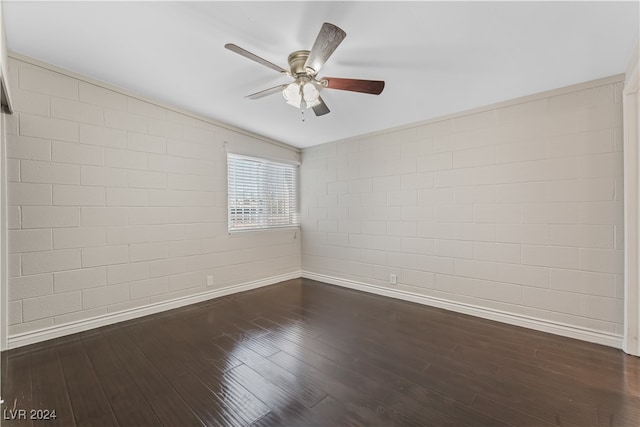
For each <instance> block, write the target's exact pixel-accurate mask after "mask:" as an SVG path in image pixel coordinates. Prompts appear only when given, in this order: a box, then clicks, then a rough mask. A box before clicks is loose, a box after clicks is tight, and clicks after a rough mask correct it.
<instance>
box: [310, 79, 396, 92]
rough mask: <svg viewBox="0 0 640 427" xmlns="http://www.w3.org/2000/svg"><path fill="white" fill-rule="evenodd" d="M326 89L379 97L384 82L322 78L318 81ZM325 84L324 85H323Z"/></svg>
mask: <svg viewBox="0 0 640 427" xmlns="http://www.w3.org/2000/svg"><path fill="white" fill-rule="evenodd" d="M320 81H321V82H322V83H323V85H324V86H325V87H326V88H329V89H339V90H348V91H351V92H362V93H370V94H372V95H380V94H381V93H382V90H383V89H384V81H381V80H358V79H340V78H337V77H324V78H322V80H320ZM324 82H326V83H324Z"/></svg>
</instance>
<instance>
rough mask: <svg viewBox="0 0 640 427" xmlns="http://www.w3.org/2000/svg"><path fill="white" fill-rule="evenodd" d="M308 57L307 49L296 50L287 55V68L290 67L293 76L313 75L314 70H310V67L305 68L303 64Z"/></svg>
mask: <svg viewBox="0 0 640 427" xmlns="http://www.w3.org/2000/svg"><path fill="white" fill-rule="evenodd" d="M308 57H309V51H308V50H296V51H295V52H292V53H291V54H290V55H289V58H288V59H287V61H288V62H289V68H290V69H291V75H292V76H294V77H305V76H308V77H311V76H313V75H315V72H313V73H312V72H311V71H313V70H311V69H310V68H305V67H304V65H305V64H306V62H307V58H308Z"/></svg>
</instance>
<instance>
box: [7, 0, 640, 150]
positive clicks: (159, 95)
mask: <svg viewBox="0 0 640 427" xmlns="http://www.w3.org/2000/svg"><path fill="white" fill-rule="evenodd" d="M3 4H4V16H5V21H6V30H7V42H8V45H9V48H10V49H12V50H14V51H16V52H19V53H22V54H25V55H28V56H31V57H34V58H37V59H40V60H43V61H46V62H49V63H51V64H54V65H57V66H60V67H63V68H66V69H69V70H71V71H75V72H77V73H81V74H84V75H86V76H89V77H92V78H94V79H98V80H102V81H104V82H108V83H110V84H113V85H116V86H119V87H122V88H125V89H128V90H130V91H133V92H135V93H139V94H141V95H143V96H145V97H148V98H151V99H156V100H158V101H161V102H163V103H167V104H170V105H174V106H177V107H181V108H183V109H186V110H189V111H193V112H195V113H198V114H201V115H204V116H207V117H210V118H212V119H215V120H218V121H222V122H226V123H229V124H232V125H235V126H237V127H240V128H243V129H246V130H249V131H252V132H254V133H257V134H260V135H264V136H267V137H270V138H273V139H275V140H278V141H281V142H285V143H287V144H291V145H293V146H296V147H307V146H312V145H316V144H320V143H324V142H328V141H333V140H337V139H341V138H346V137H350V136H354V135H360V134H364V133H368V132H372V131H377V130H381V129H386V128H390V127H394V126H400V125H404V124H408V123H412V122H416V121H420V120H425V119H428V118H432V117H437V116H441V115H444V114H448V113H453V112H457V111H462V110H466V109H469V108H473V107H478V106H482V105H487V104H491V103H494V102H498V101H502V100H507V99H511V98H515V97H519V96H523V95H528V94H532V93H536V92H540V91H544V90H549V89H554V88H558V87H562V86H566V85H570V84H573V83H579V82H583V81H588V80H592V79H596V78H600V77H605V76H610V75H613V74H617V73H621V72H624V70H625V68H626V65H627V63H628V61H629V59H630V58H631V53H632V49H633V47H634V45H635V43H636V42H637V40H638V26H639V24H638V22H639V19H638V15H639V9H638V2H624V3H620V2H601V3H600V2H562V3H556V2H532V3H524V2H495V3H493V2H491V3H490V2H471V3H467V2H44V3H40V2H12V1H4V2H3ZM323 22H331V23H333V24H336V25H338V26H339V27H341V28H342V29H343V30H345V31H346V33H347V37H346V39H345V40H344V41H343V43H342V44H341V45H340V46H339V47H338V49H337V50H336V52H335V53H334V54H333V56H332V57H331V58H330V59H329V61H328V62H327V64H326V65H325V67H324V68H323V70H322V72H321V73H320V75H321V76H333V77H351V78H361V79H372V80H385V81H386V88H385V90H384V92H383V93H382V94H381V95H380V96H373V95H364V94H359V93H351V92H343V91H337V90H324V91H323V93H322V96H323V98H324V100H325V102H326V103H327V105H328V106H329V108H330V109H331V113H330V114H328V115H326V116H322V117H315V116H314V115H313V113H312V112H311V111H310V110H309V112H308V113H307V114H306V121H305V122H304V123H303V122H302V121H301V115H300V112H299V111H298V110H296V109H295V108H293V107H291V106H289V105H287V104H286V103H285V101H284V99H283V98H282V96H281V95H280V94H275V95H271V96H269V97H266V98H263V99H260V100H255V101H252V100H248V99H245V98H244V96H245V95H248V94H251V93H254V92H257V91H259V90H262V89H266V88H269V87H272V86H275V85H277V84H280V83H286V82H287V81H288V80H289V79H288V78H287V77H286V76H282V75H280V74H278V73H276V72H274V71H273V70H270V69H268V68H266V67H263V66H261V65H259V64H257V63H254V62H251V61H249V60H247V59H246V58H243V57H241V56H239V55H237V54H234V53H232V52H230V51H228V50H226V49H225V48H224V44H225V43H235V44H237V45H239V46H241V47H243V48H245V49H247V50H249V51H251V52H253V53H255V54H257V55H259V56H262V57H263V58H265V59H267V60H269V61H271V62H274V63H276V64H278V65H280V66H282V67H285V68H287V56H288V54H289V53H290V52H292V51H294V50H298V49H310V48H311V45H312V44H313V42H314V40H315V38H316V35H317V33H318V31H319V29H320V27H321V25H322V23H323Z"/></svg>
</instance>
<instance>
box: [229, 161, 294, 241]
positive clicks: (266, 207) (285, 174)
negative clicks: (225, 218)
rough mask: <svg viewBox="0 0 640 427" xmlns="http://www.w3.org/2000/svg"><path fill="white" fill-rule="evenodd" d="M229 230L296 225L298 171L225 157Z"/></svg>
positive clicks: (275, 163)
mask: <svg viewBox="0 0 640 427" xmlns="http://www.w3.org/2000/svg"><path fill="white" fill-rule="evenodd" d="M227 171H228V186H229V190H228V194H229V231H242V230H253V229H267V228H278V227H291V226H297V225H298V202H297V200H298V194H297V187H298V186H297V181H298V179H297V178H298V177H297V175H298V168H297V166H295V165H289V164H286V163H278V162H273V161H270V160H265V159H259V158H255V157H248V156H241V155H238V154H228V155H227Z"/></svg>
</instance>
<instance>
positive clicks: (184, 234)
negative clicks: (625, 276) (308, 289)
mask: <svg viewBox="0 0 640 427" xmlns="http://www.w3.org/2000/svg"><path fill="white" fill-rule="evenodd" d="M9 66H10V68H11V71H12V75H14V76H17V78H16V79H15V81H11V82H10V84H11V85H12V94H13V95H14V101H15V103H14V106H15V110H16V113H15V114H14V115H13V116H11V118H12V121H11V123H9V125H8V127H7V128H8V133H9V135H8V141H7V157H8V163H7V165H8V169H9V172H10V173H9V174H8V181H9V183H8V205H9V206H8V218H9V230H10V232H9V253H10V254H9V257H8V264H9V265H8V267H9V276H10V279H9V285H8V286H9V289H8V294H9V298H10V301H11V303H10V304H9V318H10V320H11V322H10V323H11V325H10V326H9V334H10V335H11V334H17V333H23V332H29V331H34V330H37V329H39V328H43V327H47V326H52V325H58V324H64V323H67V322H72V321H78V320H83V319H88V318H91V317H93V316H98V315H103V314H106V313H112V312H116V311H119V310H124V309H132V308H136V307H141V306H144V305H145V304H149V303H154V302H159V301H164V300H167V299H171V298H175V297H177V296H187V295H191V294H196V293H199V292H204V291H208V290H211V289H215V288H216V287H225V286H229V285H233V284H238V283H243V282H247V281H251V280H257V279H262V278H265V277H270V276H275V275H279V274H285V273H289V272H295V271H298V270H300V250H299V244H300V239H299V238H296V236H295V235H294V233H293V232H290V231H286V232H268V233H248V234H242V235H234V236H229V235H228V234H227V229H226V222H227V213H226V186H227V183H226V168H225V165H226V155H225V150H224V148H223V144H224V143H225V142H226V143H228V145H229V146H230V147H232V148H233V147H234V144H235V145H238V146H239V147H241V148H242V149H243V150H244V152H245V153H246V154H254V155H265V156H268V157H282V158H286V159H296V158H297V153H295V152H294V151H293V150H288V149H286V148H284V147H276V146H274V145H272V144H268V143H265V142H264V141H260V140H257V139H255V138H251V137H248V136H245V135H241V134H238V133H236V132H233V131H230V130H228V129H223V128H220V127H217V126H214V125H212V124H209V123H207V122H204V121H201V120H198V119H195V118H192V117H189V116H186V115H184V114H180V113H177V112H175V111H171V110H169V109H166V108H162V107H159V106H156V105H153V104H150V103H148V102H144V101H141V100H138V99H135V98H132V97H130V96H127V95H125V94H122V93H119V92H116V91H113V90H109V89H106V88H104V87H100V86H97V85H95V84H93V83H89V82H85V81H81V80H78V79H76V78H73V77H70V76H67V75H63V74H60V73H58V72H55V71H53V70H49V69H46V68H43V67H42V66H35V65H32V64H29V63H27V62H24V61H20V60H16V59H11V60H10V63H9ZM247 147H248V148H247ZM601 211H602V209H601ZM603 214H604V215H606V214H607V212H606V209H605V211H603V212H602V214H599V215H600V216H601V215H603ZM585 215H588V213H585ZM585 218H587V217H586V216H585ZM214 242H215V243H214ZM207 275H212V276H213V278H214V283H215V285H214V287H207V286H206V276H207Z"/></svg>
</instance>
